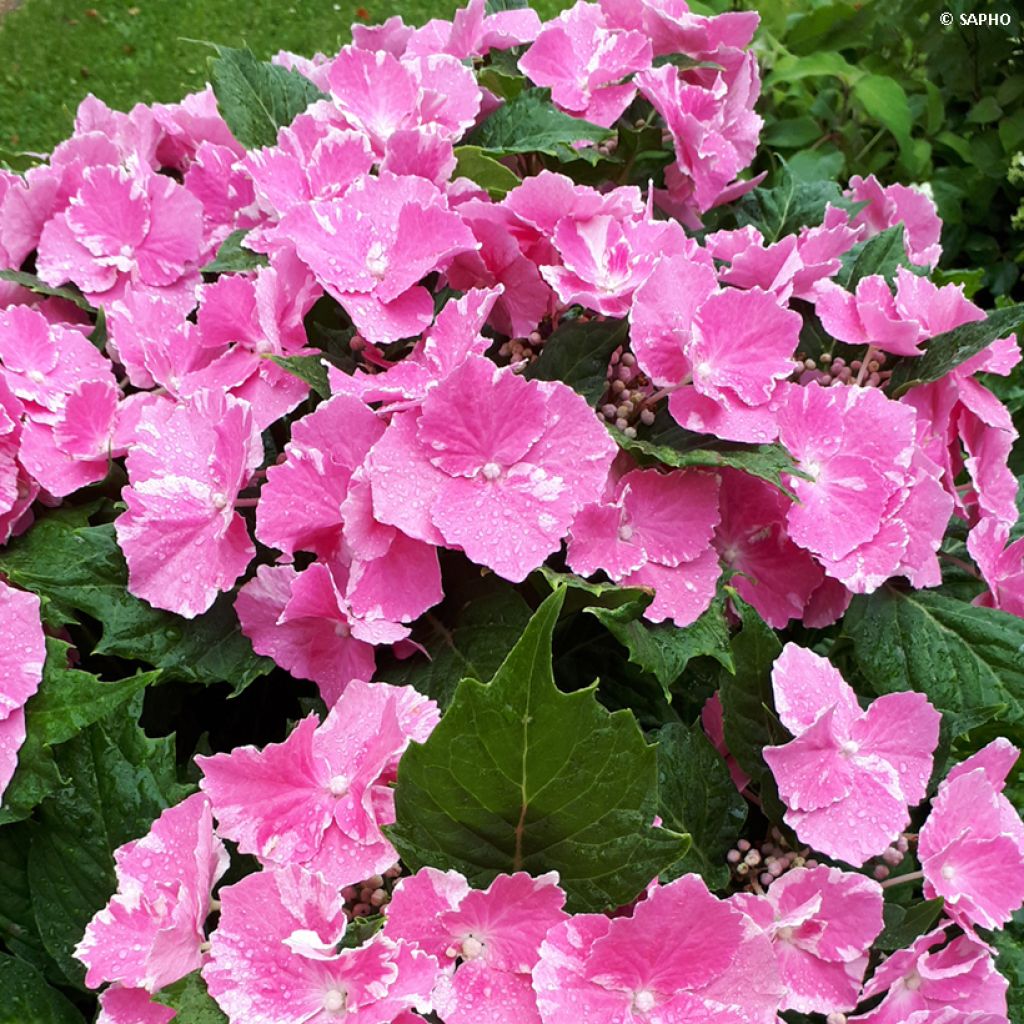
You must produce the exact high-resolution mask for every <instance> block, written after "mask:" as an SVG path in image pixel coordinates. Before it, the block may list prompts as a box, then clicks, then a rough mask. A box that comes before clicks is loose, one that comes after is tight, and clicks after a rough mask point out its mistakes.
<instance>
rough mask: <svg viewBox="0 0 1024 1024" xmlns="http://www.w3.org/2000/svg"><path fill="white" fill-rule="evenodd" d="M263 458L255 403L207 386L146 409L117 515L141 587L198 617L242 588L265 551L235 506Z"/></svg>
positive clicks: (131, 584)
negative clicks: (239, 581) (236, 587)
mask: <svg viewBox="0 0 1024 1024" xmlns="http://www.w3.org/2000/svg"><path fill="white" fill-rule="evenodd" d="M262 459H263V443H262V441H261V440H260V435H259V432H258V431H257V429H256V424H255V423H254V422H253V418H252V412H251V410H250V408H249V404H248V403H247V402H243V401H241V400H239V399H236V398H231V397H229V396H225V395H223V394H220V393H218V392H210V391H204V392H200V393H199V394H197V395H195V396H194V397H193V398H190V399H189V400H188V401H186V402H185V403H183V404H180V405H171V404H170V403H161V404H158V405H150V406H148V407H146V408H145V409H143V411H142V414H141V417H140V422H139V426H138V428H137V433H136V444H135V446H134V447H133V448H132V450H131V452H130V454H129V456H128V478H129V481H130V484H129V486H128V487H126V488H125V489H124V491H123V495H122V496H123V498H124V501H125V504H126V505H127V506H128V510H127V511H126V512H124V513H122V514H121V515H120V516H118V518H117V519H116V520H115V522H114V527H115V529H116V531H117V540H118V543H119V544H120V546H121V550H122V551H123V552H124V555H125V558H126V560H127V562H128V589H129V590H130V592H131V593H132V594H134V595H135V596H136V597H141V598H142V599H143V600H145V601H148V602H149V603H150V604H151V605H153V607H155V608H165V609H167V610H168V611H173V612H177V613H178V614H179V615H183V616H185V617H186V618H194V617H195V616H196V615H199V614H201V613H202V612H204V611H206V610H207V609H208V608H209V607H210V605H212V604H213V602H214V599H215V598H216V597H217V594H218V593H220V592H221V591H224V590H229V589H230V588H231V587H232V586H233V585H234V583H235V580H237V579H238V577H239V576H241V575H242V573H243V572H245V569H246V566H248V564H249V562H250V561H251V560H252V557H253V555H254V554H255V553H256V550H255V548H254V547H253V544H252V541H251V540H250V539H249V532H248V529H247V527H246V524H245V520H244V519H243V518H242V517H241V516H240V515H239V514H238V513H237V512H236V511H235V510H234V504H235V501H236V499H237V497H238V492H239V491H240V490H241V489H242V488H243V487H244V486H245V485H246V483H247V482H248V480H249V478H250V477H251V476H252V473H253V471H254V470H255V469H256V467H257V466H258V465H259V464H260V462H261V461H262Z"/></svg>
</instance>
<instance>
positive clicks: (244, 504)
mask: <svg viewBox="0 0 1024 1024" xmlns="http://www.w3.org/2000/svg"><path fill="white" fill-rule="evenodd" d="M258 503H259V498H239V499H238V500H237V501H236V502H235V508H255V507H256V505H257V504H258Z"/></svg>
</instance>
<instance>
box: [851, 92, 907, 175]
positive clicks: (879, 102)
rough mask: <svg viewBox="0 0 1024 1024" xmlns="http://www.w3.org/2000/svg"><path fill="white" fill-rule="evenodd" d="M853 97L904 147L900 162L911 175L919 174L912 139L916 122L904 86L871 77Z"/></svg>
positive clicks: (901, 147) (901, 151)
mask: <svg viewBox="0 0 1024 1024" xmlns="http://www.w3.org/2000/svg"><path fill="white" fill-rule="evenodd" d="M853 96H854V99H856V100H857V101H858V102H859V103H860V105H861V106H862V107H863V108H864V110H865V111H866V112H867V114H868V116H869V117H871V118H873V119H874V120H876V121H878V122H879V124H882V125H885V127H886V128H888V129H889V131H890V132H892V135H893V138H895V139H896V142H897V144H898V145H899V147H900V159H901V160H902V161H903V163H904V164H906V165H907V167H908V169H909V170H910V171H911V173H915V174H916V173H917V171H918V170H919V167H918V166H917V161H916V159H915V155H914V147H913V141H912V139H911V137H910V133H911V130H912V128H913V125H914V118H913V115H912V114H911V112H910V101H909V100H908V99H907V93H906V91H905V90H904V88H903V86H902V85H900V84H899V82H897V81H896V80H895V79H894V78H890V77H889V76H888V75H871V74H867V75H863V76H862V77H860V78H858V79H857V81H856V82H855V83H854V86H853Z"/></svg>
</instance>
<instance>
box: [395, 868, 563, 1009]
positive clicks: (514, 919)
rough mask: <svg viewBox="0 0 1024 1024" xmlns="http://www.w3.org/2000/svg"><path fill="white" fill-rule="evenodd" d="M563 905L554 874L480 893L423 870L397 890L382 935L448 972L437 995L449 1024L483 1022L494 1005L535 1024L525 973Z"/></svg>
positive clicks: (502, 881)
mask: <svg viewBox="0 0 1024 1024" xmlns="http://www.w3.org/2000/svg"><path fill="white" fill-rule="evenodd" d="M564 902H565V893H563V892H562V890H561V889H560V888H559V887H558V876H557V875H556V874H555V873H553V872H551V873H549V874H546V875H542V876H540V877H539V878H531V877H530V876H529V875H527V874H524V873H522V872H519V873H517V874H513V875H499V876H498V877H497V878H495V880H494V881H493V882H492V883H491V885H490V886H489V887H488V888H487V889H486V890H483V891H481V890H478V889H470V887H469V886H468V884H467V883H466V880H465V878H463V877H462V875H460V874H459V873H458V872H455V871H449V872H447V873H445V872H441V871H437V870H436V869H434V868H424V869H423V870H421V871H419V872H417V874H415V875H413V876H412V877H409V878H404V879H402V881H401V882H400V883H399V884H398V885H397V886H396V888H395V891H394V894H393V896H392V900H391V903H390V904H388V906H387V911H386V912H387V923H386V925H385V928H384V934H385V935H386V936H387V937H389V938H392V939H399V940H401V941H403V942H406V943H408V944H410V945H412V946H414V947H416V948H419V949H422V950H423V952H425V953H429V954H430V955H431V956H433V957H434V958H435V959H436V960H437V962H438V963H439V964H442V965H446V964H450V965H451V967H452V970H444V971H443V973H442V974H441V975H439V977H438V982H437V987H436V988H435V991H434V1001H435V1004H436V1007H437V1011H438V1013H439V1014H441V1015H442V1016H443V1017H444V1019H445V1021H446V1022H448V1024H471V1022H472V1021H474V1020H481V1019H485V1018H486V1015H487V1014H489V1013H493V1010H492V1009H490V1007H492V1006H493V1003H494V1002H495V1001H498V1002H499V1003H500V1004H501V1005H502V1007H503V1012H506V1013H508V1014H510V1015H515V1016H517V1018H518V1019H521V1020H524V1021H529V1020H537V1019H538V1017H537V1003H536V997H535V995H534V992H533V989H532V988H531V985H530V972H531V971H532V969H533V967H534V965H535V964H536V963H537V958H538V956H539V953H540V944H541V941H542V940H543V938H544V936H545V934H546V933H547V932H548V931H549V930H550V929H551V928H553V927H554V926H555V925H556V924H558V923H559V922H560V921H564V920H565V919H566V916H567V915H566V914H565V913H564V912H563V910H562V905H563V903H564ZM456 962H457V963H458V966H456ZM453 972H454V973H453Z"/></svg>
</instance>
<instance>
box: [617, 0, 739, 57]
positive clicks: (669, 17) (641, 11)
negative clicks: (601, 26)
mask: <svg viewBox="0 0 1024 1024" xmlns="http://www.w3.org/2000/svg"><path fill="white" fill-rule="evenodd" d="M599 2H600V5H601V10H602V11H603V12H604V16H605V18H606V19H607V20H608V23H609V24H610V25H614V26H615V27H616V28H629V29H635V30H637V31H642V32H645V33H646V34H647V35H648V36H650V37H651V42H652V44H653V45H654V56H655V57H662V56H666V55H669V54H676V53H684V54H686V55H688V56H690V57H694V58H697V57H701V58H707V59H710V60H714V56H715V55H716V54H717V52H718V50H719V49H720V48H722V47H727V48H729V49H742V48H743V47H745V46H747V45H748V44H749V43H750V40H751V38H752V37H753V35H754V30H755V29H756V28H757V23H758V20H759V18H758V15H757V13H756V12H754V11H727V12H725V13H723V14H717V15H714V16H713V17H705V16H704V15H701V14H694V13H693V12H692V11H691V10H690V7H689V4H687V3H686V0H599Z"/></svg>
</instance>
